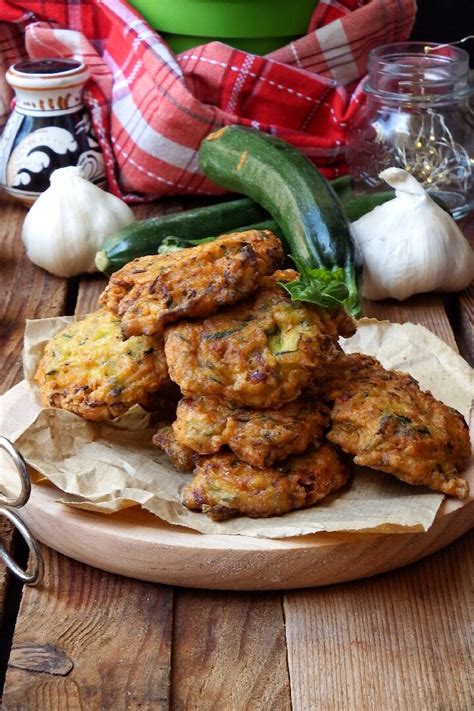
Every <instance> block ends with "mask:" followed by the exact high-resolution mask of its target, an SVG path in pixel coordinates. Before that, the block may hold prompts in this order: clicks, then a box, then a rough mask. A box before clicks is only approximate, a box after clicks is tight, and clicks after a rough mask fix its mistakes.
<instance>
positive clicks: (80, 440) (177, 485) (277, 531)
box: [12, 317, 474, 538]
mask: <svg viewBox="0 0 474 711" xmlns="http://www.w3.org/2000/svg"><path fill="white" fill-rule="evenodd" d="M70 321H71V319H69V318H65V317H63V318H54V319H42V320H40V321H31V322H28V323H27V329H26V334H25V356H24V366H25V376H26V379H27V381H28V382H29V386H28V387H24V388H23V389H22V393H21V397H20V398H17V400H19V401H16V402H15V403H14V405H13V407H14V408H15V413H14V414H15V418H16V420H17V421H18V422H19V424H18V427H17V428H16V432H15V433H14V434H13V435H12V439H14V440H16V446H17V447H18V448H19V450H20V451H21V452H22V454H23V456H24V457H25V458H26V460H27V461H28V463H29V464H30V465H31V466H32V467H34V469H36V470H37V471H38V472H40V474H41V475H43V476H44V477H46V478H47V479H49V480H50V481H51V482H52V483H53V484H55V485H56V486H57V487H58V489H60V490H61V492H63V493H61V494H60V493H59V492H58V498H59V497H60V500H61V501H63V502H64V503H67V504H68V505H70V506H77V507H80V508H85V509H88V510H93V511H98V512H103V513H112V512H114V511H119V510H120V509H123V508H127V507H130V506H135V505H137V504H139V505H140V506H142V507H143V508H145V509H147V510H148V511H151V512H152V513H153V514H155V515H156V516H158V517H160V518H161V519H163V520H165V521H168V522H169V523H171V524H176V525H181V526H186V527H188V528H192V529H195V530H197V531H201V532H202V533H212V534H216V533H217V534H240V535H246V536H257V537H267V538H283V537H287V536H296V535H304V534H310V533H315V532H318V531H333V532H334V531H338V532H341V531H371V532H379V533H402V532H408V531H423V530H427V529H428V528H429V527H430V526H431V524H432V523H433V520H434V518H435V516H436V513H437V511H438V509H439V506H440V504H441V502H442V501H443V498H444V497H443V495H441V494H437V493H435V492H431V491H429V490H428V489H424V488H421V487H411V486H409V485H407V484H403V483H402V482H399V481H398V480H397V479H395V478H393V477H390V476H388V475H386V474H383V473H379V472H374V471H370V470H368V469H361V468H356V474H355V477H354V480H353V482H352V484H351V485H350V487H347V488H346V489H344V490H343V491H341V492H339V493H336V494H335V495H333V496H331V497H328V498H327V499H325V500H323V501H322V502H321V503H319V504H317V505H316V506H313V507H311V508H308V509H303V510H299V511H293V512H291V513H288V514H285V515H284V516H281V517H272V518H268V519H250V518H246V517H242V518H236V519H232V520H230V521H225V522H220V523H216V522H214V521H212V520H211V519H209V518H208V517H207V516H205V515H204V514H197V513H192V512H190V511H188V510H187V509H186V508H184V507H183V506H182V505H181V503H180V491H181V489H182V487H183V486H184V485H185V483H187V482H188V481H189V480H190V477H191V475H188V474H183V473H181V472H177V471H176V470H175V469H174V468H173V466H172V465H171V464H170V462H169V460H168V459H167V457H166V456H165V455H164V454H163V453H162V452H161V451H159V450H158V449H156V448H155V447H153V446H152V445H151V436H152V434H153V432H154V429H155V428H151V427H150V426H149V423H148V417H147V415H146V414H145V413H144V412H143V410H141V408H132V410H131V411H129V413H126V414H125V415H124V416H122V417H121V418H118V419H117V420H115V421H114V422H111V423H102V424H98V423H92V422H87V421H86V420H83V419H81V418H80V417H78V416H76V415H73V414H71V413H69V412H66V411H63V410H57V409H53V408H47V409H44V408H42V407H41V405H40V403H39V400H38V398H37V395H36V393H35V387H34V385H33V384H32V378H33V375H34V372H35V370H36V367H37V363H38V360H39V358H40V357H41V353H42V351H43V348H44V345H45V343H46V342H47V341H48V340H49V339H50V338H51V337H52V336H53V335H54V334H55V333H57V332H58V331H59V330H61V329H62V328H64V327H65V325H66V324H67V323H69V322H70ZM342 345H343V348H344V349H345V350H346V351H347V352H350V353H353V352H363V353H367V354H369V355H373V356H375V357H376V358H378V360H380V361H381V362H382V364H383V365H384V366H385V367H388V368H391V369H399V370H404V371H407V372H409V373H410V374H411V375H413V376H414V377H415V378H416V379H417V380H418V381H419V383H420V385H421V387H422V388H423V389H429V390H431V391H432V393H433V394H434V395H435V397H437V398H438V399H440V400H442V401H443V402H445V403H446V404H447V405H450V406H452V407H455V408H456V409H457V410H459V411H460V412H461V413H462V414H463V415H464V416H465V417H466V418H468V417H469V412H470V408H471V402H472V397H473V390H474V384H473V375H472V369H471V368H470V367H469V365H468V364H467V363H466V362H465V361H464V360H463V359H462V358H461V357H460V356H459V355H458V354H457V353H455V352H454V351H453V350H452V349H451V348H449V346H447V345H446V344H445V343H444V342H443V341H441V340H440V339H439V338H437V337H436V336H435V335H434V334H433V333H431V332H430V331H428V330H427V329H426V328H424V327H423V326H419V325H414V324H402V325H401V324H392V323H389V322H379V321H376V320H375V319H362V320H361V321H360V323H359V329H358V331H357V333H356V334H355V335H354V336H353V337H352V338H350V339H343V340H342ZM23 412H24V413H25V416H24V417H23V418H22V417H21V415H20V417H19V416H18V413H23ZM26 413H28V415H26ZM22 422H23V423H24V426H23V425H22ZM464 476H466V478H468V479H470V480H471V491H472V490H474V473H473V467H472V466H471V467H470V470H469V472H466V473H465V474H464ZM455 503H456V505H461V504H458V502H455Z"/></svg>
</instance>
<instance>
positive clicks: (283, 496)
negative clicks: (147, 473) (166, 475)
mask: <svg viewBox="0 0 474 711" xmlns="http://www.w3.org/2000/svg"><path fill="white" fill-rule="evenodd" d="M194 473H195V476H194V479H193V480H192V482H191V483H190V484H188V485H187V486H186V487H185V488H184V490H183V495H182V502H183V504H184V506H186V507H187V508H188V509H191V511H202V512H203V513H206V514H208V516H210V517H211V518H213V519H214V520H215V521H225V520H226V519H229V518H232V517H234V516H250V518H265V517H267V516H281V515H282V514H284V513H287V512H288V511H292V510H294V509H300V508H303V507H304V506H311V505H312V504H314V503H316V502H317V501H319V500H320V499H323V498H324V497H325V496H328V494H331V493H332V492H333V491H337V489H340V488H341V487H342V486H344V484H345V483H346V482H347V481H348V479H349V475H350V470H349V468H348V466H347V465H346V463H345V462H344V461H343V460H342V458H341V457H340V455H339V454H338V453H337V452H336V450H335V449H334V448H333V447H331V445H329V444H324V445H322V446H321V447H320V448H319V449H317V450H311V451H309V452H307V453H306V454H301V455H297V456H295V457H290V458H289V459H287V460H286V461H285V462H284V463H282V464H281V465H280V466H279V467H277V468H273V469H269V468H267V469H257V468H256V467H252V466H251V465H250V464H247V463H246V462H241V461H239V460H238V459H237V458H236V457H235V455H233V454H214V455H212V456H210V457H203V458H202V459H200V460H199V462H198V464H197V466H196V468H195V470H194Z"/></svg>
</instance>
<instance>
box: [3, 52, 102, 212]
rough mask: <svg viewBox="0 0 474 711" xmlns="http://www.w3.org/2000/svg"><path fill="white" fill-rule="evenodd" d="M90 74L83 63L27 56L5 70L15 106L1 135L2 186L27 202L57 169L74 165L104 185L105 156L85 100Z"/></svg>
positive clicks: (95, 181) (34, 197)
mask: <svg viewBox="0 0 474 711" xmlns="http://www.w3.org/2000/svg"><path fill="white" fill-rule="evenodd" d="M88 76H89V72H88V70H87V68H86V67H85V65H84V64H83V63H82V62H79V61H76V60H75V59H58V58H51V59H28V60H25V61H22V62H18V63H17V64H14V65H13V66H11V67H10V68H9V69H8V71H7V73H6V80H7V82H8V83H9V84H10V86H11V87H12V88H13V89H14V91H15V105H14V108H13V111H12V113H11V115H10V118H9V119H8V121H7V123H6V125H5V128H4V130H3V134H2V136H1V139H0V186H1V187H2V188H3V189H4V190H5V191H6V192H7V193H9V194H10V195H12V196H13V197H16V198H18V199H19V200H21V202H23V203H25V204H26V205H29V204H31V203H32V202H34V200H36V198H37V197H38V196H39V195H40V194H41V193H42V192H43V191H44V190H46V189H47V188H48V187H49V178H50V175H51V173H52V172H53V171H54V170H56V169H57V168H65V167H66V166H70V165H74V166H76V165H77V166H80V167H81V170H82V174H83V176H84V177H85V178H87V179H88V180H91V181H92V182H94V183H96V184H97V185H99V186H100V187H105V184H106V174H105V161H104V156H103V153H102V150H101V148H100V146H99V144H98V142H97V138H96V136H95V135H94V131H93V128H92V124H91V119H90V116H89V112H88V110H87V109H86V107H85V106H84V103H83V101H82V89H83V86H84V84H85V83H86V81H87V79H88Z"/></svg>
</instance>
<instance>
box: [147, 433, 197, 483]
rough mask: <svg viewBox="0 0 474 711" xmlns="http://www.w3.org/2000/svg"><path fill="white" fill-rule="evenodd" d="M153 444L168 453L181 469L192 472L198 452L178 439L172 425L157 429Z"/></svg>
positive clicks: (177, 467)
mask: <svg viewBox="0 0 474 711" xmlns="http://www.w3.org/2000/svg"><path fill="white" fill-rule="evenodd" d="M153 444H154V445H155V447H159V449H162V450H163V452H165V454H167V455H168V457H169V458H170V459H171V461H172V462H173V464H174V466H175V467H176V469H178V470H179V471H181V472H192V470H193V469H194V460H195V459H196V452H195V451H194V450H192V449H190V448H189V447H185V446H184V445H182V444H180V443H179V442H178V441H177V439H176V437H175V436H174V433H173V429H172V427H171V425H163V426H161V427H160V428H159V429H158V430H157V431H156V433H155V434H154V435H153Z"/></svg>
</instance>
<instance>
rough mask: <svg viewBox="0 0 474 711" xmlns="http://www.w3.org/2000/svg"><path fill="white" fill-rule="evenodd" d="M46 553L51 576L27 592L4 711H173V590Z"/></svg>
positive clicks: (24, 597) (21, 612)
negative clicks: (22, 709)
mask: <svg viewBox="0 0 474 711" xmlns="http://www.w3.org/2000/svg"><path fill="white" fill-rule="evenodd" d="M42 551H43V555H44V559H45V565H46V571H47V577H46V579H45V583H44V585H43V586H42V587H39V588H28V589H25V592H24V595H23V599H22V603H21V607H20V613H19V616H18V621H17V625H16V629H15V636H14V639H13V650H12V660H13V664H14V665H15V666H10V667H9V669H8V672H7V676H6V682H5V692H4V697H3V709H5V710H7V709H20V708H24V709H66V708H67V709H69V708H70V709H84V711H88V710H89V709H112V708H113V709H115V710H116V711H121V710H122V709H137V708H144V709H157V710H161V709H163V710H164V709H168V708H169V678H170V659H171V646H170V641H171V625H172V607H173V604H172V602H173V598H172V590H171V589H170V588H165V587H163V586H159V585H152V584H149V583H141V582H137V581H136V580H128V579H126V578H121V577H117V576H114V575H110V574H108V573H103V572H102V571H100V570H97V569H93V568H88V567H87V566H84V565H80V564H79V563H76V562H74V561H72V560H69V559H68V558H65V557H64V556H60V555H58V554H57V553H55V552H53V551H51V550H50V549H48V548H46V547H45V546H43V547H42ZM25 648H27V649H29V650H30V654H29V658H28V660H27V659H26V657H25V651H24V650H25ZM52 649H54V650H55V652H54V654H52V653H51V650H52ZM68 660H70V662H71V664H68ZM33 665H35V666H36V670H35V671H29V669H31V668H32V666H33ZM58 665H59V670H62V671H63V672H65V675H61V674H58V673H57V672H58ZM18 666H21V667H22V668H18ZM67 666H70V667H71V668H70V671H67Z"/></svg>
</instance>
